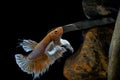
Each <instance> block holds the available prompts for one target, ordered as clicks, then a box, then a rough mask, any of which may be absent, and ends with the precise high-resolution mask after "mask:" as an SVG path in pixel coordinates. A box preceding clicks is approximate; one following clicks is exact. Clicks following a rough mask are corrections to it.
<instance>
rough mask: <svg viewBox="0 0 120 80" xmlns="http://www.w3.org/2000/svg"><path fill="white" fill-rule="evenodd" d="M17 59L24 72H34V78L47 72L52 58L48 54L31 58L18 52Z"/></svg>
mask: <svg viewBox="0 0 120 80" xmlns="http://www.w3.org/2000/svg"><path fill="white" fill-rule="evenodd" d="M15 60H16V63H17V64H18V66H19V67H20V68H21V70H22V71H23V72H26V73H28V74H33V80H35V79H36V78H38V77H40V76H41V75H42V74H43V73H45V72H46V71H47V70H48V68H49V66H50V60H49V59H48V56H47V55H43V56H42V57H38V58H36V59H34V60H29V59H28V58H27V56H24V55H22V54H16V55H15Z"/></svg>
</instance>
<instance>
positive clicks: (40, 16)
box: [1, 0, 86, 80]
mask: <svg viewBox="0 0 120 80" xmlns="http://www.w3.org/2000/svg"><path fill="white" fill-rule="evenodd" d="M2 9H3V11H2V13H3V14H2V17H3V18H2V24H3V25H2V26H1V35H2V36H1V40H2V41H1V44H3V45H2V46H1V47H2V48H1V50H2V51H3V52H1V54H2V55H1V59H2V60H1V67H2V68H1V71H2V77H3V76H5V77H3V79H4V80H5V79H7V78H8V79H10V80H32V79H33V77H32V75H28V74H27V73H24V72H23V71H21V70H20V68H19V67H18V66H17V64H16V63H15V58H14V55H15V54H17V53H20V54H26V53H24V51H23V50H22V48H20V47H17V45H18V42H19V39H21V40H22V39H32V40H35V41H37V42H39V41H40V40H42V39H43V38H44V36H45V35H46V34H47V32H48V31H49V30H50V29H52V28H54V27H57V26H63V25H66V24H70V23H74V22H77V21H81V20H85V19H86V17H85V15H84V13H83V10H82V3H81V0H73V1H70V0H56V1H51V0H44V1H39V2H35V1H28V2H24V1H16V2H15V1H13V2H11V1H10V2H4V3H3V6H2ZM63 38H64V39H67V40H68V41H70V43H71V45H72V46H73V48H74V49H75V51H77V49H78V48H79V45H80V44H81V43H82V40H81V32H80V31H79V32H78V31H75V32H68V33H65V34H64V35H63ZM71 55H72V54H68V53H66V54H65V55H63V57H62V58H60V59H59V60H57V61H56V63H55V64H53V65H52V66H51V67H50V69H49V70H48V71H47V72H46V73H45V74H44V75H43V76H41V77H40V79H38V80H66V79H65V78H64V76H63V66H64V62H65V59H66V58H67V57H68V56H71Z"/></svg>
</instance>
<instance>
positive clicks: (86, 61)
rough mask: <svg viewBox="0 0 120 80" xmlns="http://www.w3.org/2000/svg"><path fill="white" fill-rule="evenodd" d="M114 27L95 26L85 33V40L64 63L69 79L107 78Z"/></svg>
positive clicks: (94, 79)
mask: <svg viewBox="0 0 120 80" xmlns="http://www.w3.org/2000/svg"><path fill="white" fill-rule="evenodd" d="M112 32H113V27H101V28H93V29H90V30H88V31H87V33H86V34H85V35H84V42H83V44H82V47H80V48H79V50H78V51H77V52H75V54H74V55H72V56H71V57H69V58H68V59H67V60H66V62H65V65H64V76H65V77H66V78H67V79H68V80H105V79H106V78H107V67H108V50H109V44H110V41H111V36H112Z"/></svg>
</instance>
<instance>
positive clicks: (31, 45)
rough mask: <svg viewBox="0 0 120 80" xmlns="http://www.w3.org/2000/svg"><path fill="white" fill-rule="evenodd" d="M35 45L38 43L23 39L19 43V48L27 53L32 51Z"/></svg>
mask: <svg viewBox="0 0 120 80" xmlns="http://www.w3.org/2000/svg"><path fill="white" fill-rule="evenodd" d="M37 44H38V43H37V42H36V41H33V40H30V39H28V40H26V39H24V40H23V41H22V42H21V43H20V46H22V48H23V49H24V50H25V51H26V52H29V51H32V50H33V49H34V47H35V46H36V45H37Z"/></svg>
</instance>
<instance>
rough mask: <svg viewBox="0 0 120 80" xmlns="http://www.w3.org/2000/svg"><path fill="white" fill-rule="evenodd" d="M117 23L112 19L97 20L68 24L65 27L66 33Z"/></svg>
mask: <svg viewBox="0 0 120 80" xmlns="http://www.w3.org/2000/svg"><path fill="white" fill-rule="evenodd" d="M112 23H115V20H114V19H113V18H111V17H106V18H101V19H96V20H85V21H79V22H76V23H72V24H68V25H64V26H63V30H64V33H66V32H70V31H76V30H84V29H90V28H94V27H96V26H97V27H98V26H100V27H101V26H103V25H107V24H112Z"/></svg>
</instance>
